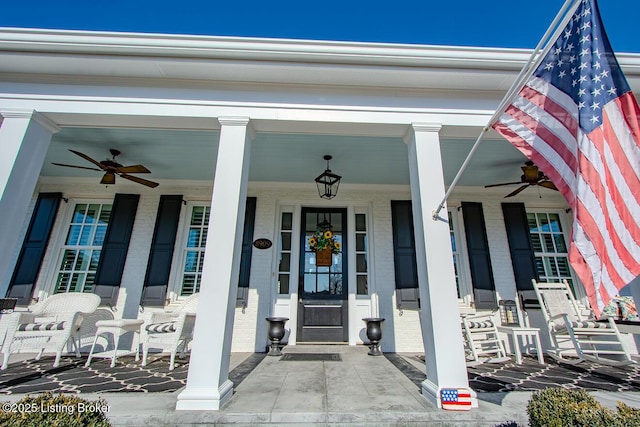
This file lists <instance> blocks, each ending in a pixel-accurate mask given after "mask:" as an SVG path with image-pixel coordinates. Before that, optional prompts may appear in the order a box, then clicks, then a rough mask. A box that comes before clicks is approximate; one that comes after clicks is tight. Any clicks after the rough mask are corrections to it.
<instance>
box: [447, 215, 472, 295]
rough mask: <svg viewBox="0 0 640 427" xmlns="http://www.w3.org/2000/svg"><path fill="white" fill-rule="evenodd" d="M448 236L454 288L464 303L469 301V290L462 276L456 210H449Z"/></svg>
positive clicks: (462, 263)
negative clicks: (451, 254)
mask: <svg viewBox="0 0 640 427" xmlns="http://www.w3.org/2000/svg"><path fill="white" fill-rule="evenodd" d="M447 213H448V218H449V236H450V238H451V251H452V252H453V269H454V273H455V276H456V289H457V292H458V299H460V300H464V303H465V304H470V303H471V291H470V290H469V289H468V288H467V280H465V276H464V274H463V273H464V271H465V270H464V258H463V254H462V250H461V248H462V243H461V242H460V236H461V235H462V233H461V232H460V230H459V227H458V214H457V210H456V209H453V210H449V211H448V212H447Z"/></svg>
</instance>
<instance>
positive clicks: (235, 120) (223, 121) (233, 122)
mask: <svg viewBox="0 0 640 427" xmlns="http://www.w3.org/2000/svg"><path fill="white" fill-rule="evenodd" d="M250 121H251V119H249V117H230V116H225V117H218V122H220V125H221V126H247V125H248V124H249V122H250Z"/></svg>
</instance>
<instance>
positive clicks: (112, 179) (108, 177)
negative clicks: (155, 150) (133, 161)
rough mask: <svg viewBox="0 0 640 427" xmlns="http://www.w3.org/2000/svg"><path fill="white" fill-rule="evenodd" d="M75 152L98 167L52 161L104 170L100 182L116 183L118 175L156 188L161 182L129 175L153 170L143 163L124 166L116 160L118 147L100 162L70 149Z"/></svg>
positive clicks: (79, 167)
mask: <svg viewBox="0 0 640 427" xmlns="http://www.w3.org/2000/svg"><path fill="white" fill-rule="evenodd" d="M69 151H71V152H72V153H73V154H76V155H78V156H80V157H82V158H83V159H85V160H87V161H89V162H91V163H93V164H94V165H96V166H97V167H98V168H100V169H97V168H91V167H87V166H76V165H65V164H63V163H52V164H54V165H57V166H65V167H68V168H78V169H88V170H92V171H98V172H101V171H104V176H103V177H102V179H101V180H100V184H107V185H108V184H115V183H116V175H118V176H120V177H121V178H124V179H128V180H129V181H133V182H137V183H138V184H142V185H146V186H147V187H151V188H155V187H157V186H158V185H159V184H158V183H157V182H153V181H149V180H146V179H143V178H138V177H137V176H133V175H129V174H130V173H151V171H150V170H149V169H147V168H145V167H144V166H142V165H132V166H122V165H121V164H120V163H118V162H116V157H117V156H118V155H119V154H120V151H118V150H116V149H113V148H112V149H110V150H109V151H110V152H111V155H112V156H113V158H112V159H107V160H102V161H100V162H98V161H97V160H94V159H92V158H91V157H89V156H87V155H86V154H83V153H81V152H79V151H75V150H71V149H70V150H69Z"/></svg>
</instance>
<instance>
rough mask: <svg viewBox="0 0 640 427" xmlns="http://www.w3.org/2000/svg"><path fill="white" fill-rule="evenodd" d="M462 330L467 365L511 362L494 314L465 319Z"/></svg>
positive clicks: (466, 317) (477, 315)
mask: <svg viewBox="0 0 640 427" xmlns="http://www.w3.org/2000/svg"><path fill="white" fill-rule="evenodd" d="M462 329H463V332H464V338H465V344H466V353H467V354H466V357H467V365H469V366H475V365H479V364H481V363H485V362H487V363H503V362H506V361H508V360H510V359H509V357H507V352H506V351H505V349H504V345H503V343H502V339H500V334H499V333H498V328H497V325H496V322H495V318H494V313H493V312H492V313H485V314H476V315H472V316H465V317H463V318H462Z"/></svg>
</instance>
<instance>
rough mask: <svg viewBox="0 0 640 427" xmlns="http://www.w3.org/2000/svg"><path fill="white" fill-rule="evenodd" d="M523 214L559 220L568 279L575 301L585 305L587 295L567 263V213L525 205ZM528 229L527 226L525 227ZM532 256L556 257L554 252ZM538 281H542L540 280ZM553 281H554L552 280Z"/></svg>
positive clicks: (568, 234)
mask: <svg viewBox="0 0 640 427" xmlns="http://www.w3.org/2000/svg"><path fill="white" fill-rule="evenodd" d="M525 212H526V213H527V214H530V213H531V214H538V213H544V214H556V215H558V218H559V219H560V226H561V227H562V235H563V236H564V241H565V245H566V247H567V252H566V257H567V264H568V265H569V274H570V277H569V278H570V279H571V280H572V283H573V291H574V293H575V297H576V299H578V300H580V301H581V302H582V303H584V304H587V294H586V292H585V291H584V286H583V285H582V282H580V281H579V280H578V278H577V276H576V274H575V272H574V271H573V268H572V267H571V264H570V263H569V259H568V258H569V253H568V250H569V244H570V240H569V239H570V234H571V233H570V230H571V223H570V221H569V218H568V216H567V213H566V211H565V210H564V209H561V208H545V207H528V206H526V205H525ZM527 224H528V219H527ZM527 228H528V225H527ZM534 255H535V256H536V257H538V256H557V253H556V252H535V251H534ZM540 280H543V279H542V278H541V279H540ZM552 280H554V279H552Z"/></svg>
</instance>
